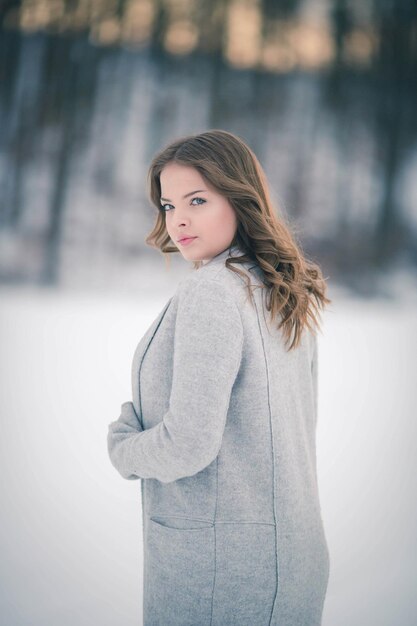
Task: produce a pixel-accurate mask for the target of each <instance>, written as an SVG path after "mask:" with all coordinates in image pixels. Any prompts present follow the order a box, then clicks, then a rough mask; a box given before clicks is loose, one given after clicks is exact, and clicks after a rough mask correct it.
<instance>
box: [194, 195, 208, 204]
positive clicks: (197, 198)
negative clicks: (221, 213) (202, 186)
mask: <svg viewBox="0 0 417 626" xmlns="http://www.w3.org/2000/svg"><path fill="white" fill-rule="evenodd" d="M194 200H201V202H202V204H204V202H205V200H204V198H199V197H198V196H196V197H195V198H193V199H192V200H191V202H193V201H194ZM199 204H200V203H199Z"/></svg>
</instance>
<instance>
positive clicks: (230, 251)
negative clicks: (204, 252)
mask: <svg viewBox="0 0 417 626" xmlns="http://www.w3.org/2000/svg"><path fill="white" fill-rule="evenodd" d="M243 254H245V251H244V250H242V248H240V247H239V246H232V247H229V248H226V250H223V252H220V253H219V254H216V256H214V257H212V258H211V259H210V260H209V261H207V263H203V265H202V267H206V265H217V264H219V263H222V264H224V262H225V260H226V259H228V258H229V257H233V256H241V255H243ZM243 266H244V267H246V268H247V269H248V270H251V269H253V268H254V267H255V268H256V267H257V264H256V263H254V262H250V261H247V262H245V263H244V264H243Z"/></svg>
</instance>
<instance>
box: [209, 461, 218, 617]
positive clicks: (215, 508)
mask: <svg viewBox="0 0 417 626" xmlns="http://www.w3.org/2000/svg"><path fill="white" fill-rule="evenodd" d="M218 497H219V455H217V456H216V499H215V504H214V520H213V538H214V557H213V559H214V572H213V587H212V590H211V609H210V626H211V625H212V623H213V605H214V589H215V586H216V571H217V558H216V557H217V543H216V515H217V502H218Z"/></svg>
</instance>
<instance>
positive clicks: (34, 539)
mask: <svg viewBox="0 0 417 626" xmlns="http://www.w3.org/2000/svg"><path fill="white" fill-rule="evenodd" d="M416 111H417V4H416V3H415V2H413V1H412V0H298V1H297V0H68V1H65V0H22V1H20V2H19V1H17V0H1V1H0V302H1V305H0V342H1V346H2V350H1V351H0V366H1V387H2V389H1V396H0V410H1V417H2V425H3V437H2V439H1V443H0V446H1V448H0V450H1V459H2V465H3V468H2V472H1V475H2V481H1V483H0V493H1V497H2V503H3V519H2V524H1V530H0V533H1V536H0V549H1V554H2V564H1V566H0V580H1V585H0V589H1V591H0V602H1V615H0V619H1V621H2V622H3V623H7V625H8V626H29V625H30V626H32V625H33V626H35V625H36V626H38V625H39V626H40V625H42V626H45V625H46V624H60V626H67V625H68V626H84V624H85V625H87V624H90V623H91V622H92V621H94V620H96V619H97V620H100V623H101V624H102V626H116V625H117V626H119V625H121V624H123V625H124V626H125V625H126V626H129V625H133V624H140V623H141V603H142V598H141V584H142V572H141V559H142V543H141V540H142V529H141V505H140V481H135V482H131V481H124V480H123V479H122V478H121V477H120V476H118V475H117V474H116V472H115V470H114V469H113V468H112V466H110V461H109V460H108V458H107V454H106V436H107V424H108V423H109V422H110V421H112V420H114V419H117V417H118V416H119V413H120V410H119V409H120V405H121V403H122V402H124V401H126V400H129V399H131V388H130V366H131V360H132V357H133V352H134V349H135V347H136V344H137V343H138V341H139V340H140V338H141V336H142V334H143V333H144V332H145V330H146V328H147V327H148V326H149V324H150V323H151V322H152V320H153V319H154V318H155V317H156V315H157V313H158V312H159V310H160V309H161V308H162V306H163V305H164V303H165V302H166V301H167V300H168V299H169V297H171V296H172V295H173V293H174V291H175V288H176V285H177V284H178V281H179V280H180V279H181V278H182V277H184V276H185V275H186V274H187V273H188V272H189V271H190V270H191V268H190V267H189V266H188V265H187V263H186V261H185V260H184V259H183V258H182V257H181V254H180V253H178V255H171V256H172V257H173V258H171V259H170V263H168V262H167V260H166V259H164V256H163V255H162V254H161V253H160V252H159V251H156V250H153V249H151V248H150V247H149V246H147V245H146V244H145V241H144V240H145V237H146V235H147V234H148V233H149V232H150V230H151V228H152V226H153V223H154V220H155V218H156V209H155V208H153V207H152V206H151V205H150V203H149V200H148V198H147V194H146V173H147V168H148V166H149V163H150V160H151V158H152V157H153V156H154V154H155V153H156V152H157V151H158V150H160V149H161V148H162V147H164V146H165V145H166V144H167V143H168V142H170V141H172V140H174V139H177V138H178V137H180V136H183V135H186V134H191V133H198V132H203V131H205V130H208V129H211V128H222V129H225V130H229V131H231V132H234V133H236V134H238V135H239V136H240V137H242V138H243V139H244V140H245V141H246V142H247V143H248V144H249V145H250V147H251V148H252V149H253V150H254V151H255V153H256V154H257V156H258V158H259V160H260V161H261V164H262V165H263V167H264V169H265V172H266V174H267V177H268V179H269V182H270V185H271V195H272V198H273V199H274V201H275V204H276V207H277V210H279V211H282V212H284V213H285V214H286V215H287V216H288V217H289V219H290V221H291V224H292V225H293V229H294V232H295V233H296V235H297V237H298V239H299V241H300V244H302V247H303V249H304V251H305V253H306V254H307V255H308V256H309V257H310V258H313V259H314V260H315V261H317V262H318V263H320V265H321V267H322V270H323V274H324V276H325V277H326V280H327V283H328V287H329V296H330V297H331V298H332V299H333V302H332V305H331V306H330V307H329V308H328V309H327V311H326V312H325V313H324V316H323V333H322V335H321V336H320V338H319V342H320V353H321V356H320V367H319V377H320V393H319V423H318V435H317V437H318V470H319V481H320V487H321V494H322V509H323V519H324V525H325V529H326V533H327V537H328V542H329V548H330V554H331V577H330V581H329V590H328V596H327V599H326V605H325V610H324V616H323V626H335V625H337V626H352V624H355V626H365V625H366V626H371V625H373V624H375V625H378V626H394V625H395V626H397V625H398V624H401V626H415V624H417V599H416V595H415V589H414V587H415V571H416V566H417V541H416V538H417V533H416V529H417V511H416V506H415V501H416V487H417V485H416V480H415V476H416V475H417V472H416V470H417V461H416V459H417V454H416V453H417V446H416V443H415V442H416V441H417V427H416V420H415V407H416V400H417V394H416V390H415V371H416V365H417V361H416V354H417V328H416V320H417V272H416V266H417V113H416ZM254 626H257V625H254Z"/></svg>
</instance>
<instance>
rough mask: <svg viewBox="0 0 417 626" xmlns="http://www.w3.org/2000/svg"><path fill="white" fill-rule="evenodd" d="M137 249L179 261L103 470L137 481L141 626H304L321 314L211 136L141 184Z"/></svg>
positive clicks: (279, 222) (254, 174)
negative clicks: (141, 228)
mask: <svg viewBox="0 0 417 626" xmlns="http://www.w3.org/2000/svg"><path fill="white" fill-rule="evenodd" d="M149 182H150V197H151V200H152V202H153V203H154V205H155V207H157V210H158V215H157V219H156V224H155V227H154V229H153V230H152V232H151V233H150V235H149V236H148V237H147V240H146V242H147V243H148V244H150V245H152V246H154V247H156V248H158V249H160V250H161V251H162V252H164V253H171V252H176V251H177V250H179V251H180V252H181V254H182V256H183V257H184V258H185V259H186V260H187V261H191V262H192V263H193V269H194V270H196V271H192V272H191V274H190V275H188V276H187V277H186V278H185V279H184V280H183V281H182V282H180V284H179V287H178V288H177V291H176V292H175V295H174V296H173V297H172V298H171V299H170V300H169V301H168V302H167V304H166V305H165V306H164V308H163V310H162V311H161V312H160V313H159V315H158V316H157V318H156V319H155V320H154V322H153V323H152V325H151V326H150V328H149V329H148V330H147V332H146V333H145V335H144V336H143V338H142V339H141V341H140V343H139V345H138V346H137V348H136V351H135V355H134V359H133V366H132V392H133V402H125V403H124V404H122V407H121V415H120V417H119V418H118V419H117V420H116V421H115V422H112V423H111V424H109V433H108V451H109V456H110V459H111V462H112V463H113V465H114V467H115V468H116V469H117V470H118V472H119V473H120V474H121V476H123V477H124V478H126V479H128V480H135V479H139V478H141V479H142V482H141V492H142V511H143V542H144V587H143V590H144V598H143V611H144V624H145V626H151V625H159V626H177V625H178V626H185V625H190V626H191V625H192V626H204V625H206V624H207V625H211V626H231V625H236V626H266V625H277V626H278V625H279V626H316V625H319V624H320V623H321V619H322V610H323V604H324V599H325V594H326V590H327V583H328V576H329V552H328V547H327V542H326V538H325V535H324V529H323V523H322V518H321V510H320V502H319V493H318V485H317V473H316V448H315V431H316V422H317V357H318V354H317V338H316V332H315V330H314V326H317V313H318V310H319V308H323V307H324V305H325V304H327V303H330V302H331V301H330V300H329V299H328V298H327V297H326V295H325V291H326V284H325V282H324V279H323V277H322V274H321V271H320V269H319V267H318V266H317V265H315V264H314V263H312V262H310V261H307V260H306V258H304V256H303V254H302V252H301V249H300V246H299V245H297V244H296V242H295V240H294V237H293V236H292V235H291V234H290V231H289V228H288V227H287V226H286V225H285V223H284V221H283V218H281V219H279V218H278V217H277V215H276V213H275V212H274V209H273V207H272V204H271V201H270V198H269V194H268V189H267V182H266V178H265V175H264V173H263V171H262V168H261V165H260V164H259V162H258V160H257V158H256V156H255V155H254V154H253V152H252V151H251V150H250V148H249V147H248V146H247V145H246V144H245V143H244V142H243V141H242V140H241V139H240V138H239V137H237V136H235V135H233V134H232V133H229V132H226V131H223V130H211V131H207V132H204V133H202V134H199V135H194V136H188V137H185V138H182V139H179V140H178V141H175V142H174V143H172V144H171V145H169V146H168V147H166V148H165V149H164V150H162V151H161V152H160V153H159V154H158V155H157V156H156V157H155V158H154V159H153V162H152V164H151V166H150V170H149Z"/></svg>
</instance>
